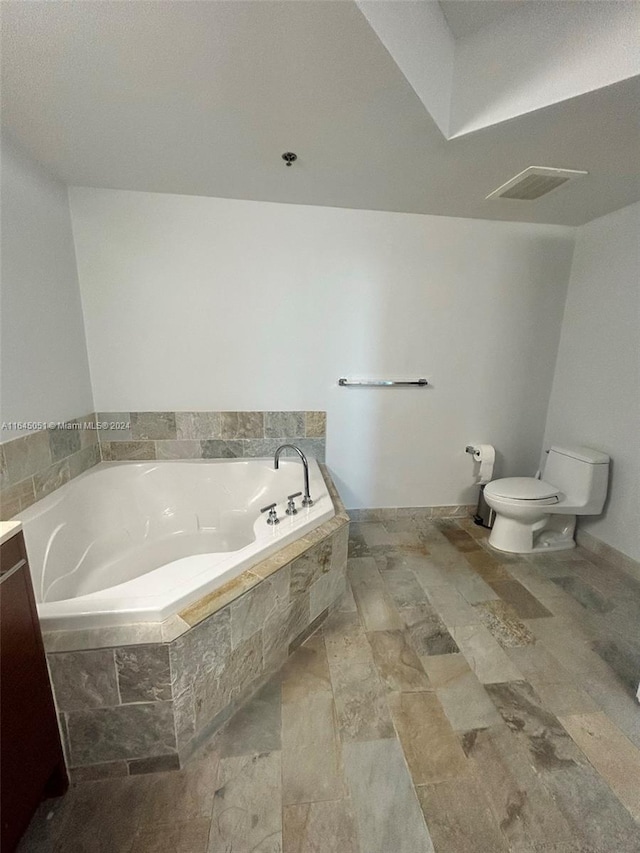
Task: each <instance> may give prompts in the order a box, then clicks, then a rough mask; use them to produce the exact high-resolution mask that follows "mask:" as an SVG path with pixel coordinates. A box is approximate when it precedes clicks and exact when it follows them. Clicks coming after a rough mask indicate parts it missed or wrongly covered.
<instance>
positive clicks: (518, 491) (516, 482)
mask: <svg viewBox="0 0 640 853" xmlns="http://www.w3.org/2000/svg"><path fill="white" fill-rule="evenodd" d="M484 493H485V498H486V497H487V495H488V496H489V497H492V498H497V499H498V500H499V501H501V502H502V501H505V502H508V503H521V502H522V503H523V504H526V505H527V506H552V505H553V504H557V503H559V501H560V498H559V494H560V493H559V490H558V489H557V488H556V487H555V486H552V485H551V484H550V483H546V482H545V481H544V480H537V479H536V478H535V477H505V478H504V479H501V480H494V481H493V482H491V483H488V484H487V485H486V486H485V492H484Z"/></svg>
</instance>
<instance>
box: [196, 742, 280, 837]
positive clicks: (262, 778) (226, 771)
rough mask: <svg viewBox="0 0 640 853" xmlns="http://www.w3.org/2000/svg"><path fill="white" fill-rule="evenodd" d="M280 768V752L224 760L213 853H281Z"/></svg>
mask: <svg viewBox="0 0 640 853" xmlns="http://www.w3.org/2000/svg"><path fill="white" fill-rule="evenodd" d="M280 768H281V761H280V753H279V752H266V753H265V752H263V753H259V754H258V755H250V756H249V755H242V756H234V757H232V758H223V759H222V760H221V762H220V769H219V776H218V781H217V784H216V791H215V797H214V801H213V816H212V821H211V830H210V833H209V853H221V851H229V853H231V851H233V853H281V851H282V810H281V807H280V803H281V785H280V774H281V770H280Z"/></svg>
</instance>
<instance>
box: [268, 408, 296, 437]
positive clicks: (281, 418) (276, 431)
mask: <svg viewBox="0 0 640 853" xmlns="http://www.w3.org/2000/svg"><path fill="white" fill-rule="evenodd" d="M305 431H306V430H305V413H304V412H265V413H264V435H265V438H286V439H292V438H304V435H305Z"/></svg>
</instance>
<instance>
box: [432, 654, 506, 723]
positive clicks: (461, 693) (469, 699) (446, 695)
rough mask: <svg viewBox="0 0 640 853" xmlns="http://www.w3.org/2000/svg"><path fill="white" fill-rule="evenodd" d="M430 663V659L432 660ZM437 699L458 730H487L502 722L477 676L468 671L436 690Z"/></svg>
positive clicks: (450, 721)
mask: <svg viewBox="0 0 640 853" xmlns="http://www.w3.org/2000/svg"><path fill="white" fill-rule="evenodd" d="M426 660H429V659H428V658H427V659H426ZM436 696H437V697H438V701H439V702H440V704H441V705H442V708H443V710H444V713H445V714H446V717H447V719H448V720H449V723H450V725H451V727H452V728H453V729H454V731H457V732H466V731H469V730H471V729H484V728H488V727H489V726H492V725H494V724H495V723H499V722H500V715H499V714H498V712H497V710H496V707H495V705H494V704H493V702H492V701H491V699H490V698H489V696H488V695H487V692H486V690H485V688H484V687H483V685H482V684H480V682H479V681H478V677H477V676H476V675H475V673H473V672H471V671H470V670H467V671H466V672H461V673H460V674H459V675H458V677H457V678H451V679H449V681H448V683H447V684H446V685H444V686H442V687H438V688H437V689H436Z"/></svg>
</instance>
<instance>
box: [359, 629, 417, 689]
mask: <svg viewBox="0 0 640 853" xmlns="http://www.w3.org/2000/svg"><path fill="white" fill-rule="evenodd" d="M367 637H368V639H369V643H370V645H371V650H372V651H373V660H374V662H375V664H376V667H377V668H378V672H379V673H380V677H381V678H382V680H383V682H384V683H385V684H386V686H387V689H388V690H398V691H405V692H424V691H427V690H431V684H430V683H429V679H428V677H427V674H426V673H425V671H424V669H423V666H422V664H421V663H420V658H419V657H418V655H417V654H416V652H415V651H414V649H413V647H412V646H411V644H410V643H409V641H408V639H407V636H406V634H405V632H404V631H374V632H372V633H369V634H367Z"/></svg>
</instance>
